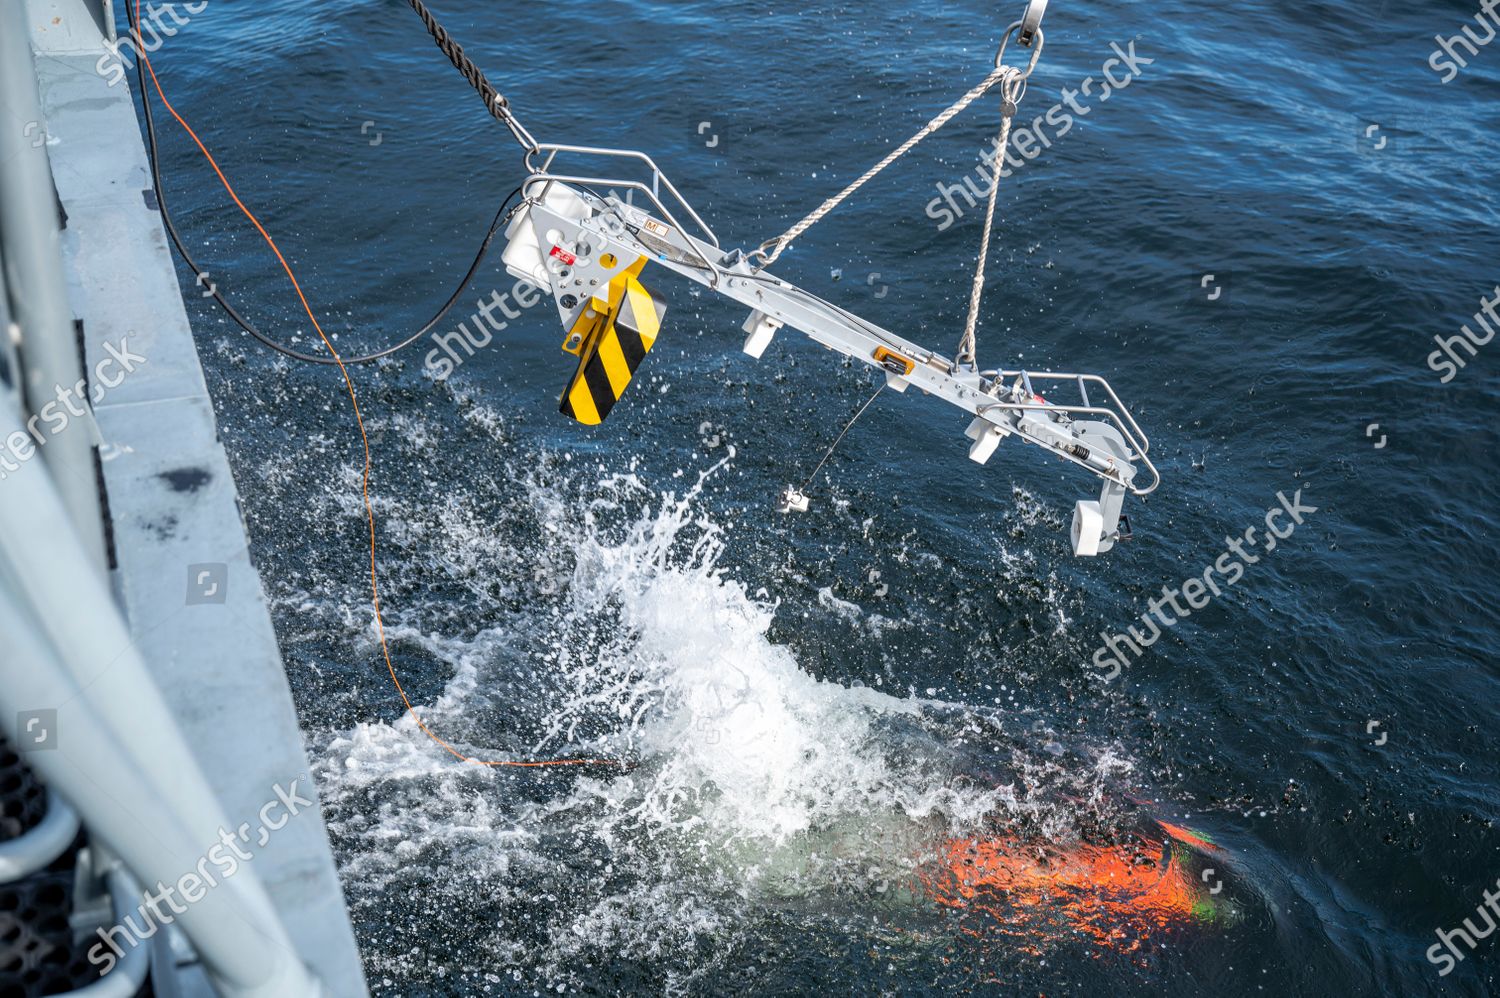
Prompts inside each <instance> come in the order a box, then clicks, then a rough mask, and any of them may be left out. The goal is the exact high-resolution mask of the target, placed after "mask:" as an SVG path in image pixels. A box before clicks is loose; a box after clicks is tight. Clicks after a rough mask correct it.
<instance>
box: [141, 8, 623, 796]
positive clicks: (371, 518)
mask: <svg viewBox="0 0 1500 998" xmlns="http://www.w3.org/2000/svg"><path fill="white" fill-rule="evenodd" d="M134 21H135V42H136V51H137V53H138V55H139V57H140V59H141V61H142V62H143V63H144V64H145V66H146V71H147V72H149V73H150V74H151V82H152V84H153V85H154V86H155V87H156V93H157V96H158V97H160V98H161V102H162V105H163V106H164V107H166V109H167V111H168V112H169V113H170V114H171V115H172V117H173V118H175V119H177V123H178V124H179V125H181V126H182V128H183V131H185V132H187V133H188V135H189V136H191V137H192V140H193V142H194V143H195V144H196V145H197V146H198V149H199V151H200V152H202V153H203V156H204V158H206V159H207V160H208V163H209V165H210V166H212V167H213V168H214V173H216V174H218V176H219V181H220V182H221V183H222V184H223V185H224V189H225V190H226V191H228V192H229V196H230V197H231V198H233V199H234V203H235V204H236V205H238V206H239V209H240V211H242V212H244V213H245V217H246V218H248V219H250V222H251V224H252V225H254V226H255V228H256V231H258V232H259V233H260V235H261V238H263V239H264V240H265V241H266V245H267V246H270V247H271V252H272V253H275V254H276V259H277V260H279V261H280V262H281V269H282V270H284V271H286V276H287V279H288V280H290V281H291V282H292V287H293V288H294V289H295V290H296V292H297V299H298V300H299V301H301V302H302V308H303V310H304V311H305V312H306V313H307V317H308V318H309V319H310V320H312V324H313V328H314V329H316V330H317V331H318V336H319V337H320V338H321V339H322V340H323V345H324V346H326V347H327V348H328V352H329V354H331V355H332V356H333V359H334V362H335V363H337V364H338V367H339V373H341V374H342V375H343V376H344V387H345V388H347V389H348V391H349V402H350V404H351V405H353V406H354V419H355V421H356V422H357V423H358V424H359V437H360V440H361V442H362V443H363V445H364V452H365V465H364V477H363V483H362V490H363V493H364V504H365V519H366V521H367V523H368V524H369V528H370V593H371V595H372V597H373V601H374V607H375V630H376V633H377V634H378V635H379V637H380V650H381V653H382V654H383V655H384V656H385V667H386V671H388V672H389V673H390V674H391V682H393V683H395V684H396V692H397V693H399V694H400V695H401V702H402V703H403V704H405V705H406V710H407V712H408V713H409V714H411V716H412V720H414V721H416V722H417V727H419V728H421V729H422V731H423V733H425V734H426V735H427V737H428V738H431V739H432V740H433V741H435V742H437V743H438V744H439V745H441V746H442V747H443V748H444V749H446V750H447V751H448V753H449V754H450V755H452V756H453V757H454V758H456V759H459V760H461V761H463V762H467V763H473V764H474V765H477V766H495V767H499V766H513V767H517V768H538V767H543V766H596V765H619V763H618V762H615V761H613V760H607V759H554V760H550V761H545V762H516V761H511V760H498V761H488V760H484V759H475V758H472V757H470V756H467V755H464V754H463V753H462V752H460V751H459V750H458V749H456V748H454V747H453V746H452V745H449V744H448V743H447V742H445V741H443V739H441V738H439V737H438V736H437V735H436V734H435V733H434V732H433V731H432V729H431V728H429V727H427V725H426V723H425V722H423V720H422V718H421V715H419V714H418V713H417V709H416V708H415V707H413V706H412V703H411V700H410V699H408V698H407V696H406V690H405V688H404V687H402V685H401V680H400V679H398V678H397V677H396V667H395V665H394V664H393V663H392V661H391V649H390V646H389V645H388V644H387V643H386V639H385V622H384V620H383V619H382V618H381V613H380V577H379V574H378V572H377V571H376V563H375V508H374V506H373V505H371V503H370V438H369V436H368V435H367V434H366V433H365V421H364V418H363V417H362V416H361V415H360V411H359V399H358V398H357V397H356V396H355V394H354V381H353V379H351V378H350V377H349V371H348V369H347V368H345V367H344V361H343V359H342V358H341V357H339V353H338V351H337V350H335V349H334V347H333V343H332V342H330V341H329V339H328V336H327V335H326V334H325V333H324V332H323V327H322V326H321V325H319V323H318V317H317V316H316V315H314V314H313V310H312V306H311V305H309V304H308V302H307V296H306V295H304V294H303V293H302V285H301V284H299V283H298V282H297V275H296V274H294V273H293V272H292V268H291V266H290V265H289V264H288V263H287V261H286V257H284V256H282V254H281V250H280V249H279V248H278V247H277V245H276V240H274V239H272V238H271V234H270V233H269V232H267V231H266V228H265V226H263V225H261V224H260V219H258V218H256V217H255V215H254V213H253V212H251V211H250V209H249V208H247V207H245V203H244V202H243V201H241V200H240V196H239V195H238V194H236V193H235V190H234V186H233V185H232V184H230V183H229V178H228V177H226V176H224V171H223V170H221V169H220V168H219V164H218V161H217V160H215V159H214V157H213V154H212V153H210V152H209V151H208V147H207V146H205V145H204V144H203V140H202V139H200V138H198V133H197V132H195V131H193V128H192V126H191V125H189V124H188V123H187V122H186V121H185V120H184V119H183V117H182V115H180V114H178V113H177V109H176V108H174V107H173V106H172V102H171V101H169V100H167V95H166V92H165V91H163V90H162V86H161V81H160V80H158V79H157V78H156V70H155V69H154V68H153V67H152V65H151V59H150V57H149V56H148V55H147V54H146V46H145V45H144V44H143V42H142V40H141V0H135V18H134ZM149 99H150V95H148V94H141V100H143V101H144V100H149Z"/></svg>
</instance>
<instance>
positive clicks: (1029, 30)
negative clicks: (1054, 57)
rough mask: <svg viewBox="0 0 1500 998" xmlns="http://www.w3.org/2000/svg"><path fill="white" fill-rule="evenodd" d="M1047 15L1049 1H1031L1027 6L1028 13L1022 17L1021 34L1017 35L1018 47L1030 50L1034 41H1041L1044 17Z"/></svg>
mask: <svg viewBox="0 0 1500 998" xmlns="http://www.w3.org/2000/svg"><path fill="white" fill-rule="evenodd" d="M1045 13H1047V0H1031V2H1030V3H1029V4H1027V5H1026V13H1024V14H1022V15H1021V32H1020V34H1018V35H1016V44H1017V45H1020V46H1021V47H1022V48H1023V49H1029V48H1031V43H1032V41H1033V40H1035V41H1040V40H1041V37H1042V15H1043V14H1045ZM1038 47H1039V48H1040V46H1038Z"/></svg>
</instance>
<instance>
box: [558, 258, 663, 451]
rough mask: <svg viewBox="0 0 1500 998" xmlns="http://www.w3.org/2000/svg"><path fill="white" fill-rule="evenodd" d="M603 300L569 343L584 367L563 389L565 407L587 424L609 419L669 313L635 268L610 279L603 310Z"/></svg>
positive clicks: (592, 304)
mask: <svg viewBox="0 0 1500 998" xmlns="http://www.w3.org/2000/svg"><path fill="white" fill-rule="evenodd" d="M634 269H635V268H632V270H634ZM600 304H601V302H600V301H599V300H598V299H597V298H596V299H594V300H593V301H591V302H590V305H589V307H588V308H586V309H584V312H583V315H582V316H580V317H579V319H578V322H577V323H576V324H575V325H574V327H573V329H572V331H571V332H570V333H569V336H568V345H565V346H564V347H563V349H565V350H568V352H569V353H576V354H577V355H578V370H577V372H575V373H574V375H573V380H572V381H571V382H569V384H568V387H567V390H566V391H564V392H563V395H562V412H563V415H565V416H571V417H572V418H574V419H576V420H578V422H580V423H583V424H584V425H585V426H597V425H599V424H600V423H602V422H604V420H605V418H606V417H607V416H608V415H609V412H610V410H611V409H613V408H614V405H615V403H616V402H618V401H619V400H620V397H621V396H622V395H624V394H625V389H626V387H627V386H628V385H629V384H630V381H631V379H632V378H633V377H635V372H636V370H637V369H638V368H639V367H640V366H641V361H643V360H645V359H646V354H647V353H649V352H650V351H651V347H652V346H654V345H655V344H656V336H657V333H658V332H659V331H660V330H661V321H662V317H663V316H664V315H665V314H666V306H665V305H664V304H663V303H662V301H661V300H660V299H659V298H657V297H656V296H655V295H654V294H652V293H651V292H650V291H648V290H647V289H646V287H645V286H644V285H642V284H641V282H640V281H638V280H636V275H635V273H631V272H630V271H625V272H623V273H621V274H619V275H618V276H616V277H615V278H614V279H613V280H611V281H610V282H609V303H608V307H607V308H606V309H604V310H600V308H599V306H600ZM575 342H576V343H577V344H578V346H577V348H576V349H570V347H571V345H572V344H573V343H575Z"/></svg>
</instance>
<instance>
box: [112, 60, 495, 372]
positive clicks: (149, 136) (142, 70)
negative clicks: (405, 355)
mask: <svg viewBox="0 0 1500 998" xmlns="http://www.w3.org/2000/svg"><path fill="white" fill-rule="evenodd" d="M460 54H462V50H460ZM135 70H136V78H137V79H138V80H139V81H140V87H141V106H142V108H144V110H145V116H146V142H147V146H148V152H149V154H150V161H151V182H152V184H154V185H155V187H156V203H157V207H158V208H159V210H160V211H161V220H162V225H163V226H164V227H165V228H166V230H167V235H168V236H169V237H170V238H171V240H172V245H173V246H175V247H176V248H177V252H178V254H179V255H180V256H181V257H182V260H183V262H184V263H186V264H187V265H188V269H189V270H191V271H192V272H193V274H194V275H195V276H196V277H198V279H199V281H200V283H201V281H202V276H201V275H203V274H204V273H205V271H204V270H203V268H202V267H200V266H198V264H197V262H196V261H195V260H194V259H193V257H192V254H191V253H189V252H188V250H187V247H186V246H185V245H183V241H182V236H181V235H180V234H178V232H177V226H176V225H174V224H173V222H172V213H171V212H170V211H169V210H168V209H167V197H166V193H165V191H164V190H163V187H162V181H161V163H160V162H159V158H158V156H157V148H156V119H155V117H154V115H153V114H152V113H151V93H150V90H149V89H148V88H147V86H146V64H145V60H144V59H137V60H136V65H135ZM520 193H521V188H520V187H517V188H516V189H515V190H513V191H511V192H510V194H509V195H508V196H507V197H506V198H505V200H504V201H502V202H501V203H500V209H499V210H498V211H497V212H495V218H494V221H492V222H491V223H490V227H489V230H488V231H487V232H486V233H485V235H484V241H483V242H482V243H480V244H479V252H478V253H476V254H475V255H474V262H473V263H471V264H470V265H469V270H468V273H466V274H464V277H463V280H462V281H460V282H459V285H458V288H457V289H456V290H454V292H453V294H452V295H451V296H450V297H449V298H448V300H447V301H446V302H444V303H443V307H442V308H440V309H438V311H437V314H436V315H434V316H433V317H432V318H431V319H429V320H428V321H427V322H426V324H424V325H423V326H422V328H421V329H418V330H417V331H416V332H415V333H412V334H411V335H410V336H408V337H406V338H405V339H404V340H402V341H401V342H399V343H396V344H394V345H393V346H389V347H386V348H385V349H383V350H378V351H376V352H375V353H370V354H365V355H364V356H362V357H345V358H343V361H344V363H345V364H369V363H372V362H374V361H377V360H380V359H381V358H383V357H389V356H390V355H391V354H394V353H397V352H398V351H401V350H404V349H406V348H407V347H409V346H411V345H412V344H413V343H415V342H417V341H418V340H420V339H421V338H422V337H424V336H426V335H427V334H428V333H430V332H431V331H432V330H433V328H434V327H436V326H437V324H438V323H440V322H442V321H443V317H444V316H446V315H447V314H448V313H449V312H450V311H451V310H452V308H453V306H454V305H455V304H457V302H458V299H459V298H460V297H461V296H462V295H463V293H464V291H465V290H467V289H468V287H469V282H470V281H472V280H473V279H474V275H475V274H476V273H478V271H479V265H480V264H481V263H482V262H483V261H484V257H485V254H486V253H488V252H489V248H490V244H491V243H492V242H494V240H495V233H496V232H498V231H499V230H500V226H501V223H502V222H503V221H504V218H505V210H506V207H507V206H508V205H509V204H510V202H511V199H513V198H514V197H515V196H516V195H518V194H520ZM206 290H207V291H208V293H209V295H211V296H212V297H213V299H214V301H216V302H218V303H219V307H220V308H222V309H223V310H224V312H225V314H227V315H228V316H229V318H231V319H233V320H234V323H235V325H237V326H239V327H240V328H241V329H243V330H244V331H245V332H247V333H249V334H250V335H251V336H253V337H255V339H257V340H259V341H260V342H261V343H262V344H264V345H265V346H267V347H270V348H271V349H272V350H275V351H276V352H277V353H280V354H285V355H286V356H288V357H291V358H292V359H293V360H300V361H302V362H304V363H307V364H325V365H330V366H333V365H337V363H338V361H336V360H334V359H333V358H332V357H319V356H316V355H314V354H307V353H302V352H300V351H298V350H293V349H292V348H291V347H286V346H282V345H281V344H280V343H277V342H276V341H275V340H273V339H271V338H270V337H269V336H267V335H266V334H265V333H262V332H261V331H260V330H259V329H256V328H255V327H254V326H253V325H251V324H250V322H249V321H248V320H247V319H246V318H245V317H244V316H242V315H240V313H239V312H238V311H237V310H236V309H235V307H234V306H233V305H231V304H230V303H229V301H228V299H226V298H225V297H224V295H223V294H221V293H220V292H219V289H218V287H217V286H216V285H215V284H214V283H213V282H209V283H208V285H207V287H206Z"/></svg>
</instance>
